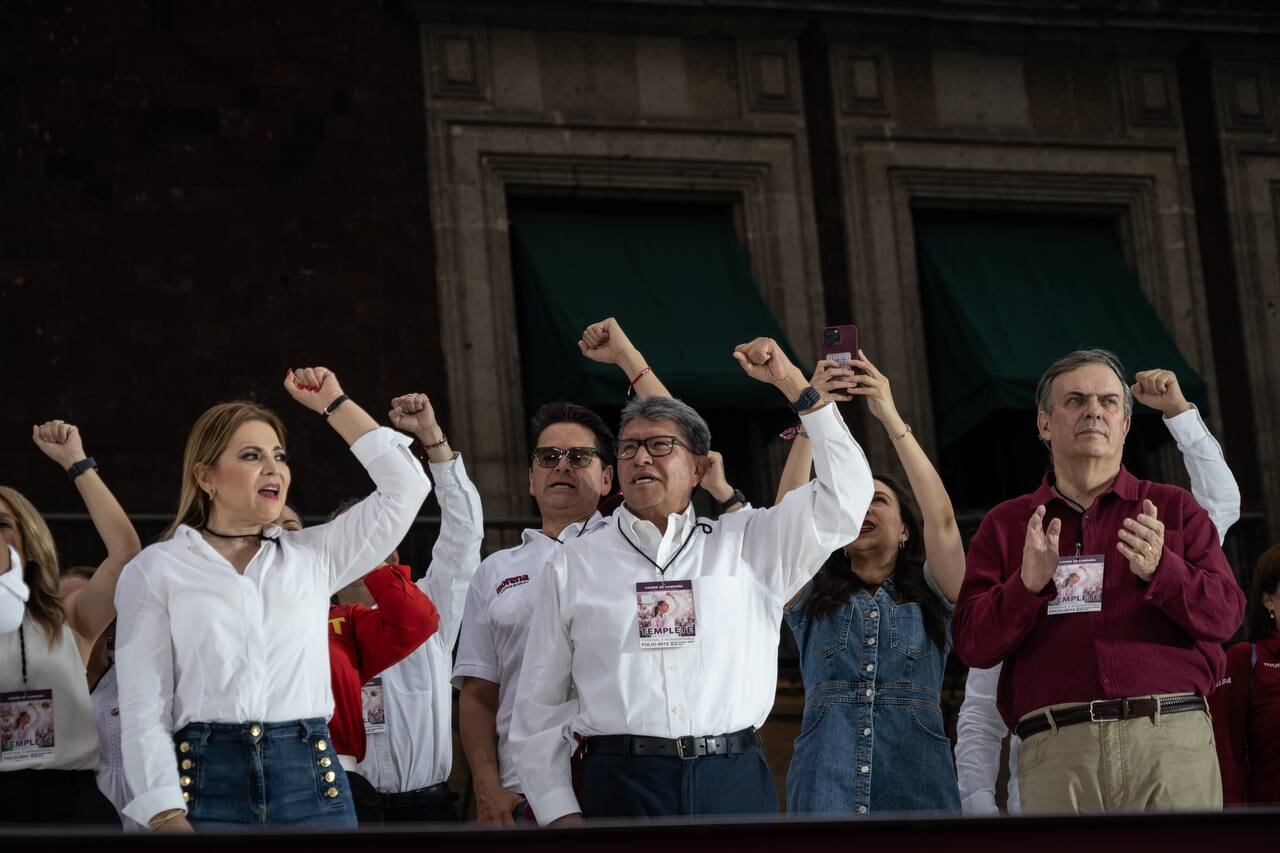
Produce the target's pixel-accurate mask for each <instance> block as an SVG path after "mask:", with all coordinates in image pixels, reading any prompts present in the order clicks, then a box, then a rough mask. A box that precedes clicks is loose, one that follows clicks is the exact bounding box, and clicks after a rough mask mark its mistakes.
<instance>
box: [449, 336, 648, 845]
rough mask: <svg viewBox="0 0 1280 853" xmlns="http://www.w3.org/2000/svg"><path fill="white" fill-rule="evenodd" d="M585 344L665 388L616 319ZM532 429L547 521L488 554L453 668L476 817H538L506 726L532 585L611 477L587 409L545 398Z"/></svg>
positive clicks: (598, 521) (595, 514)
mask: <svg viewBox="0 0 1280 853" xmlns="http://www.w3.org/2000/svg"><path fill="white" fill-rule="evenodd" d="M610 331H612V333H613V334H612V336H611V335H610V334H609V332H610ZM580 346H581V347H582V349H583V352H584V354H586V355H588V356H589V357H590V358H592V359H593V360H595V361H600V362H602V363H610V364H616V365H617V366H618V367H619V369H621V370H622V371H624V372H625V373H627V375H628V379H629V380H630V379H632V377H636V378H635V380H634V381H632V383H631V388H632V390H633V391H634V393H635V394H636V395H637V396H639V397H645V396H649V395H653V394H664V395H665V394H666V393H667V389H666V388H665V387H664V386H663V385H662V382H661V381H660V380H659V379H658V377H657V376H656V375H654V373H653V371H652V370H650V369H649V368H648V365H647V364H645V362H644V357H643V356H642V355H641V354H640V353H639V352H638V351H637V350H636V348H635V347H634V346H632V345H631V342H630V341H629V340H628V339H627V336H626V334H625V333H624V332H623V331H622V329H621V328H620V327H618V326H617V323H616V321H614V320H612V319H610V320H606V321H604V322H603V323H596V324H593V325H592V326H591V327H589V329H588V331H587V332H584V334H583V342H582V343H581V344H580ZM637 374H639V375H638V376H637ZM529 438H530V441H531V443H532V444H533V451H532V454H531V456H532V459H531V464H530V466H529V494H530V495H532V496H533V499H534V501H535V502H536V503H537V505H538V513H539V515H540V517H541V521H542V526H541V527H540V528H539V529H537V530H525V531H524V532H523V533H522V534H521V538H520V544H519V545H517V546H516V547H514V548H508V549H506V550H504V551H498V552H497V553H495V554H491V555H490V556H489V557H488V558H486V559H485V561H484V562H483V563H481V565H480V569H479V571H478V572H477V573H476V576H475V578H474V580H473V581H472V584H471V589H470V590H469V592H468V594H467V604H466V609H465V614H464V616H463V620H462V634H461V638H460V640H459V643H458V656H457V660H456V661H455V664H454V669H453V683H454V686H456V687H458V688H459V689H460V691H461V695H460V698H459V708H458V711H459V714H458V717H459V722H460V724H461V730H462V748H463V751H464V752H465V753H466V756H467V763H468V766H469V767H470V768H471V778H472V787H473V788H474V790H475V794H476V818H477V820H479V821H482V822H485V823H498V824H513V823H516V822H518V821H525V822H527V821H530V820H532V813H531V812H530V810H529V808H528V805H527V803H526V802H525V799H524V796H523V794H522V788H521V785H520V780H519V777H518V776H517V775H516V769H515V764H514V762H513V761H512V760H511V755H510V745H509V743H508V733H509V731H510V724H511V710H512V706H513V705H514V703H515V695H516V686H517V684H518V683H519V679H520V672H521V665H522V662H523V657H524V645H525V637H526V634H527V632H528V628H529V620H530V618H531V614H532V611H533V605H534V602H535V598H534V594H533V590H534V588H535V586H536V583H535V582H536V581H537V579H538V578H539V577H540V576H541V574H542V572H543V570H544V568H545V567H546V565H547V562H548V561H549V560H550V559H551V557H552V556H553V555H554V554H555V553H556V551H557V550H559V549H560V548H561V546H562V544H563V543H564V542H569V541H575V540H577V539H579V538H580V537H585V536H587V535H588V534H590V533H592V532H593V531H596V530H599V529H601V528H602V527H604V525H605V520H604V518H603V517H602V516H601V514H600V513H599V511H598V510H597V507H598V505H599V503H600V499H601V498H602V497H604V496H605V495H607V494H608V493H609V491H610V489H611V488H612V485H613V475H614V469H613V465H614V447H613V433H612V432H611V431H610V430H609V428H608V427H607V426H606V425H605V423H604V421H603V420H601V419H600V417H599V416H598V415H596V414H595V413H594V412H592V411H591V410H590V409H587V408H584V407H582V406H578V405H575V404H573V403H548V404H547V405H545V406H543V407H542V408H541V409H539V410H538V412H537V414H535V415H534V418H533V421H532V424H531V429H530V435H529Z"/></svg>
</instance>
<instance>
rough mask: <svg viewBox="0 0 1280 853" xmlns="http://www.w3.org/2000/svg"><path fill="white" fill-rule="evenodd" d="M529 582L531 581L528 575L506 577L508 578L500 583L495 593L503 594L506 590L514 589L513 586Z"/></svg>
mask: <svg viewBox="0 0 1280 853" xmlns="http://www.w3.org/2000/svg"><path fill="white" fill-rule="evenodd" d="M528 582H529V576H528V575H516V576H515V577H513V578H507V579H506V580H504V581H503V582H502V583H500V584H498V589H497V590H496V591H495V593H494V594H495V595H502V594H503V593H504V592H506V591H507V590H509V589H512V588H514V587H517V586H523V585H524V584H527V583H528Z"/></svg>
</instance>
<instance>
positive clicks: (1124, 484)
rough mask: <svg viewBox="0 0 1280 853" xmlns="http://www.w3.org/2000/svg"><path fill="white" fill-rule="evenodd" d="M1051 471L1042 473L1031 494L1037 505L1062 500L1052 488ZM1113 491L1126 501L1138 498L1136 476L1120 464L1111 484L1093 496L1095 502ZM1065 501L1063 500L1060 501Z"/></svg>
mask: <svg viewBox="0 0 1280 853" xmlns="http://www.w3.org/2000/svg"><path fill="white" fill-rule="evenodd" d="M1053 483H1054V478H1053V472H1052V471H1050V472H1048V473H1047V474H1045V475H1044V481H1043V482H1042V483H1041V484H1040V488H1038V489H1036V490H1035V491H1034V492H1033V493H1032V494H1031V501H1032V502H1033V503H1034V504H1035V505H1036V506H1039V505H1040V504H1045V505H1046V506H1047V505H1048V504H1050V503H1052V502H1053V501H1062V498H1061V497H1060V496H1059V495H1058V493H1057V492H1055V491H1054V489H1053ZM1112 493H1115V495H1116V497H1118V498H1121V499H1122V500H1126V501H1136V500H1137V499H1138V478H1137V477H1135V476H1133V475H1132V474H1130V473H1129V469H1128V468H1125V467H1124V466H1123V465H1121V466H1120V473H1118V474H1116V478H1115V479H1114V480H1112V481H1111V485H1110V486H1108V487H1107V490H1106V491H1105V492H1103V493H1102V494H1100V495H1098V498H1095V503H1096V501H1097V500H1098V499H1101V498H1102V496H1103V495H1108V494H1112ZM1062 502H1063V503H1066V502H1065V501H1062Z"/></svg>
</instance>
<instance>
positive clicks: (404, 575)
mask: <svg viewBox="0 0 1280 853" xmlns="http://www.w3.org/2000/svg"><path fill="white" fill-rule="evenodd" d="M364 585H365V587H366V588H367V589H368V590H369V594H370V595H372V596H373V600H374V601H375V602H376V603H377V605H378V606H377V607H362V606H359V605H357V606H355V607H352V608H351V610H350V614H351V621H352V622H353V623H354V631H353V633H354V636H355V638H356V642H357V644H358V646H359V649H360V682H361V683H362V684H363V683H364V682H366V681H368V680H369V679H371V678H373V677H374V676H375V675H377V674H378V673H380V672H382V671H383V670H385V669H388V668H389V667H392V666H394V665H396V664H397V663H399V662H400V661H402V660H404V658H405V657H407V656H408V655H409V654H410V653H411V652H412V651H413V650H414V649H416V648H417V647H418V646H420V645H422V644H423V643H425V642H426V641H427V639H428V638H430V636H431V635H432V634H434V633H435V632H436V628H437V627H439V625H440V617H439V615H438V614H437V613H436V607H435V605H434V604H432V603H431V599H429V598H427V595H426V593H424V592H423V591H422V590H420V589H418V588H417V587H416V586H414V585H413V582H412V581H411V580H410V579H409V567H408V566H399V565H394V566H393V565H387V566H381V567H379V568H376V569H374V570H373V571H372V572H370V573H369V574H367V575H365V576H364Z"/></svg>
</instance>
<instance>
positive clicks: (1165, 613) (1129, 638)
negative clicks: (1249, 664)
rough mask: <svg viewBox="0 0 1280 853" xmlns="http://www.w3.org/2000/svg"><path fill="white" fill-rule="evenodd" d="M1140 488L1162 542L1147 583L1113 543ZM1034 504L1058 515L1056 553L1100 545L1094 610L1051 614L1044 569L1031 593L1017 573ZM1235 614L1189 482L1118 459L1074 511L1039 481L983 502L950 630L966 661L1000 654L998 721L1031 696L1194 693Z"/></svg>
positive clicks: (1227, 579) (1210, 680)
mask: <svg viewBox="0 0 1280 853" xmlns="http://www.w3.org/2000/svg"><path fill="white" fill-rule="evenodd" d="M1143 500H1150V501H1151V502H1152V503H1153V504H1155V506H1156V513H1157V516H1158V517H1159V519H1160V520H1161V521H1163V522H1164V525H1165V534H1164V552H1163V554H1162V555H1161V558H1160V563H1159V567H1158V568H1157V570H1156V573H1155V576H1154V577H1153V578H1152V579H1151V582H1150V583H1147V582H1144V581H1142V580H1139V578H1138V577H1137V575H1135V574H1134V573H1133V572H1132V571H1130V569H1129V561H1128V560H1127V559H1126V558H1125V556H1124V555H1123V554H1121V553H1120V552H1119V551H1118V550H1117V549H1116V543H1117V542H1119V541H1120V540H1119V536H1118V535H1117V534H1118V533H1119V531H1120V528H1121V525H1122V524H1123V523H1124V520H1125V519H1126V518H1137V516H1138V515H1139V514H1140V513H1141V512H1142V506H1143ZM1040 504H1044V505H1045V510H1046V512H1045V519H1044V523H1045V524H1046V525H1047V524H1048V523H1049V521H1050V520H1051V519H1054V518H1059V519H1061V520H1062V533H1061V537H1060V539H1059V554H1060V555H1061V556H1064V557H1066V556H1072V555H1074V554H1076V553H1077V552H1076V545H1077V541H1078V542H1079V544H1080V552H1079V553H1081V554H1102V555H1104V556H1105V561H1104V564H1103V585H1102V610H1100V611H1096V612H1086V613H1068V614H1060V615H1055V616H1050V615H1049V614H1048V612H1047V610H1048V602H1049V601H1050V600H1051V599H1052V598H1054V597H1055V596H1056V595H1057V590H1056V588H1055V587H1054V585H1053V582H1052V581H1050V582H1049V583H1048V584H1047V585H1046V586H1045V588H1044V589H1043V590H1041V591H1040V593H1039V594H1036V593H1032V592H1029V591H1028V590H1027V588H1026V586H1024V585H1023V583H1022V577H1021V574H1020V571H1021V568H1022V549H1023V545H1024V544H1025V542H1026V535H1027V522H1028V521H1030V519H1031V515H1032V514H1033V513H1034V512H1035V510H1036V507H1037V506H1039V505H1040ZM1243 616H1244V594H1243V593H1241V591H1240V587H1239V585H1238V584H1237V583H1236V579H1235V577H1234V576H1233V575H1232V573H1231V567H1230V566H1229V565H1228V564H1227V559H1226V557H1225V556H1224V555H1223V553H1222V546H1221V545H1220V544H1219V542H1218V533H1217V530H1216V529H1215V528H1214V526H1213V524H1212V522H1211V521H1210V520H1209V516H1208V514H1207V513H1205V511H1204V510H1203V509H1202V508H1201V507H1200V505H1199V504H1197V503H1196V501H1195V499H1194V498H1193V497H1191V494H1190V493H1189V492H1187V491H1186V490H1184V489H1180V488H1178V487H1177V486H1168V485H1163V484H1160V483H1152V482H1150V481H1148V480H1139V479H1137V478H1136V477H1134V476H1133V475H1132V474H1130V473H1129V472H1128V471H1126V470H1125V469H1124V468H1123V467H1122V468H1121V469H1120V473H1119V475H1118V476H1117V477H1116V479H1115V482H1114V483H1112V485H1111V488H1110V489H1108V490H1107V491H1106V492H1105V493H1103V494H1102V495H1100V496H1098V498H1097V500H1095V501H1094V503H1093V506H1091V507H1089V509H1088V510H1087V511H1086V512H1085V513H1084V514H1083V515H1082V514H1081V513H1079V512H1078V511H1077V510H1076V509H1074V508H1073V507H1072V506H1071V505H1069V504H1068V503H1067V502H1065V501H1063V500H1062V499H1061V498H1059V497H1058V496H1057V494H1056V493H1055V492H1054V491H1053V488H1052V485H1051V480H1050V479H1049V477H1046V478H1045V481H1044V483H1043V484H1041V486H1040V488H1039V489H1038V490H1037V491H1035V492H1033V493H1031V494H1029V495H1023V496H1022V497H1019V498H1014V499H1013V500H1009V501H1005V502H1004V503H1002V504H1000V505H999V506H997V507H995V508H994V509H992V510H991V511H990V512H989V513H987V515H986V517H985V518H984V519H983V520H982V525H981V527H979V529H978V533H977V535H976V536H974V538H973V542H972V543H971V544H970V546H969V557H968V562H967V567H966V570H965V577H964V585H963V586H962V587H961V589H960V597H959V599H958V600H957V601H956V608H955V614H954V616H953V617H952V622H951V631H952V638H953V641H954V643H955V649H956V653H957V654H958V655H959V656H960V659H961V660H963V661H964V662H965V663H967V664H968V665H969V666H977V667H991V666H995V665H996V664H997V663H1000V662H1001V661H1003V662H1004V667H1003V669H1002V671H1001V673H1000V686H999V690H998V692H997V694H996V704H997V706H998V707H999V709H1000V715H1001V716H1002V717H1003V718H1004V721H1005V723H1006V725H1008V726H1009V727H1010V728H1012V727H1013V726H1014V725H1015V724H1016V723H1017V721H1018V719H1019V718H1020V717H1022V716H1023V715H1024V714H1027V713H1029V712H1031V711H1034V710H1036V709H1038V708H1043V707H1045V706H1047V705H1054V704H1058V703H1065V702H1089V701H1092V700H1094V699H1116V698H1121V697H1126V696H1128V697H1133V696H1149V695H1151V694H1154V693H1199V694H1201V695H1204V696H1207V695H1208V694H1209V693H1210V691H1212V689H1213V685H1214V683H1215V682H1216V681H1217V680H1218V679H1219V678H1220V677H1221V676H1222V672H1223V668H1224V665H1225V655H1224V654H1223V651H1222V648H1221V646H1220V645H1219V644H1220V643H1222V642H1223V641H1225V640H1226V639H1228V638H1229V637H1230V636H1231V635H1232V634H1233V633H1235V631H1236V629H1237V628H1238V627H1240V623H1241V621H1242V619H1243Z"/></svg>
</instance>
